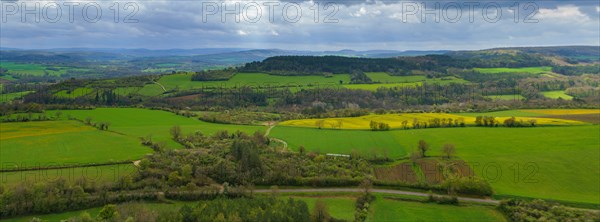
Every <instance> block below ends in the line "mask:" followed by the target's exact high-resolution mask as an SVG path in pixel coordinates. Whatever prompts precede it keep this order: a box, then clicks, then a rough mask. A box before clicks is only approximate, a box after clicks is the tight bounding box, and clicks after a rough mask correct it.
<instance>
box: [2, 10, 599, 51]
mask: <svg viewBox="0 0 600 222" xmlns="http://www.w3.org/2000/svg"><path fill="white" fill-rule="evenodd" d="M0 3H1V7H0V17H1V21H0V22H1V23H0V25H1V26H0V46H1V47H4V48H27V49H36V48H148V49H171V48H182V49H191V48H256V49H271V48H279V49H293V50H311V51H323V50H341V49H353V50H459V49H465V50H467V49H483V48H495V47H513V46H554V45H600V1H598V0H588V1H567V0H558V1H532V2H528V1H521V0H515V1H510V0H502V1H479V2H477V1H446V0H442V1H432V0H425V1H401V0H386V1H375V0H352V1H343V0H330V1H325V0H323V1H320V0H318V1H314V0H313V1H293V0H260V1H256V0H255V1H253V0H245V1H229V0H223V1H206V0H203V1H192V0H184V1H181V0H157V1H151V0H144V1H110V0H103V1H89V0H88V1H69V0H64V1H30V0H28V1H14V0H1V1H0Z"/></svg>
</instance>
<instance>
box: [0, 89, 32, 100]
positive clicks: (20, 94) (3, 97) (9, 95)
mask: <svg viewBox="0 0 600 222" xmlns="http://www.w3.org/2000/svg"><path fill="white" fill-rule="evenodd" d="M32 92H33V91H25V92H16V93H5V94H0V103H6V102H10V101H13V100H15V99H19V98H22V97H23V96H25V95H27V94H29V93H32Z"/></svg>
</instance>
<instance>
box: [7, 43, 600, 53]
mask: <svg viewBox="0 0 600 222" xmlns="http://www.w3.org/2000/svg"><path fill="white" fill-rule="evenodd" d="M552 47H600V44H599V45H528V46H506V47H493V48H477V49H455V50H451V49H444V48H442V49H426V50H422V49H402V50H397V49H380V48H374V49H366V50H359V49H352V48H343V49H332V50H297V49H282V48H235V47H206V48H121V47H119V48H104V47H103V48H93V47H64V48H63V47H60V48H15V47H1V48H0V50H22V51H27V50H65V49H68V50H77V49H81V50H149V51H166V50H210V49H231V50H235V51H232V52H241V51H253V50H282V51H298V52H327V51H331V52H340V51H355V52H367V51H396V52H410V51H480V50H492V49H502V48H552Z"/></svg>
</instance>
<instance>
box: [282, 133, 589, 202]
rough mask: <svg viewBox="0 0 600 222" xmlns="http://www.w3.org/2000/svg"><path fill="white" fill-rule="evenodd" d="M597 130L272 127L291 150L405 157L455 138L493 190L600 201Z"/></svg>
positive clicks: (435, 150) (462, 155) (434, 152)
mask: <svg viewBox="0 0 600 222" xmlns="http://www.w3.org/2000/svg"><path fill="white" fill-rule="evenodd" d="M599 131H600V126H598V125H587V126H568V127H535V128H482V127H467V128H439V129H424V130H395V131H387V132H371V131H352V130H318V129H310V128H300V127H275V128H274V129H273V130H272V132H271V135H272V136H274V137H276V138H280V139H283V140H285V141H287V142H288V144H289V145H290V148H292V149H297V148H298V146H299V145H303V146H305V147H306V148H307V150H319V151H321V152H324V153H351V152H352V150H353V149H356V150H359V151H362V152H364V153H370V152H371V151H370V150H372V148H376V149H385V150H387V152H388V154H389V155H390V157H402V156H405V155H406V154H407V153H408V152H410V151H412V150H414V149H415V147H416V144H417V142H418V140H420V139H425V140H426V141H427V142H428V143H430V145H431V148H430V149H431V151H430V154H432V155H440V149H441V147H442V145H443V144H445V143H453V144H455V145H456V151H457V155H458V156H459V157H460V158H462V159H464V160H466V161H467V162H469V163H470V164H471V165H472V166H473V167H474V168H475V173H476V174H478V175H480V176H483V177H485V178H487V179H488V180H490V182H491V184H492V186H493V188H494V190H495V191H496V193H497V194H500V195H517V196H526V197H536V198H547V199H557V200H565V201H574V202H586V203H596V204H599V200H600V192H599V191H600V190H599V189H598V187H599V184H600V178H598V170H599V169H600V150H599V149H598V145H599V141H600V134H598V132H599ZM515 164H517V165H518V166H519V169H518V173H515V167H516V166H517V165H515ZM531 164H533V167H530V166H529V165H531ZM528 167H529V168H528ZM496 169H498V171H496ZM534 170H535V171H536V172H533V171H534ZM484 171H487V173H485V172H484ZM500 171H501V172H500ZM495 172H499V173H500V175H498V176H496V175H495V174H494V173H495ZM531 173H533V174H531ZM515 175H518V180H517V181H516V182H515ZM530 175H532V176H530ZM495 177H497V178H495Z"/></svg>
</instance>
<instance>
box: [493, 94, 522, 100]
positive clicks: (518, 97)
mask: <svg viewBox="0 0 600 222" xmlns="http://www.w3.org/2000/svg"><path fill="white" fill-rule="evenodd" d="M486 97H487V98H490V99H494V100H522V99H525V97H523V96H522V95H519V94H514V95H493V96H486Z"/></svg>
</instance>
